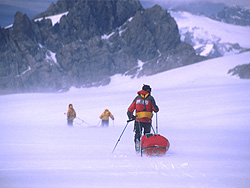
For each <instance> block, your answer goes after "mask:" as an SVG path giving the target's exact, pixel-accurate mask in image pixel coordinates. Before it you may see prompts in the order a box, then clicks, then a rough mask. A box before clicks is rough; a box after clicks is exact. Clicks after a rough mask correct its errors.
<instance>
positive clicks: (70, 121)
mask: <svg viewBox="0 0 250 188" xmlns="http://www.w3.org/2000/svg"><path fill="white" fill-rule="evenodd" d="M75 117H76V112H75V110H74V108H73V105H72V104H69V109H68V112H67V120H68V125H69V126H72V125H73V120H74V119H75Z"/></svg>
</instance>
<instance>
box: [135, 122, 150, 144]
mask: <svg viewBox="0 0 250 188" xmlns="http://www.w3.org/2000/svg"><path fill="white" fill-rule="evenodd" d="M142 128H143V131H144V133H143V134H144V135H145V134H146V133H150V131H151V123H144V122H140V123H139V122H137V121H135V127H134V131H135V139H134V141H136V139H138V140H141V133H142Z"/></svg>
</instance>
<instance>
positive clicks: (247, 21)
mask: <svg viewBox="0 0 250 188" xmlns="http://www.w3.org/2000/svg"><path fill="white" fill-rule="evenodd" d="M209 17H210V18H212V19H215V20H219V21H221V22H225V23H229V24H234V25H241V26H250V10H249V9H245V8H243V7H239V6H235V7H224V8H223V10H221V11H219V12H217V13H216V14H212V15H210V16H209Z"/></svg>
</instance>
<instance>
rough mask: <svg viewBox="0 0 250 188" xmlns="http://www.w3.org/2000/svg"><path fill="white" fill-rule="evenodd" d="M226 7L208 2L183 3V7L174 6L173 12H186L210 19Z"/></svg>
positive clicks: (222, 4)
mask: <svg viewBox="0 0 250 188" xmlns="http://www.w3.org/2000/svg"><path fill="white" fill-rule="evenodd" d="M224 7H225V5H224V3H211V2H208V1H207V2H206V1H200V2H190V3H183V4H181V5H177V6H174V7H173V8H171V11H185V12H190V13H192V14H195V15H204V16H207V17H210V16H211V15H217V13H218V12H220V11H222V10H223V8H224Z"/></svg>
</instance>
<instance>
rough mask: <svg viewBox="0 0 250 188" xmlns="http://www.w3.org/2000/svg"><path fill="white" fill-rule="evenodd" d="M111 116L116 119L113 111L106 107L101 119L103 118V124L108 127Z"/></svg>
mask: <svg viewBox="0 0 250 188" xmlns="http://www.w3.org/2000/svg"><path fill="white" fill-rule="evenodd" d="M109 117H110V118H111V119H112V120H114V119H115V118H114V116H113V115H112V114H111V112H110V111H109V110H108V109H105V111H104V112H103V113H102V115H101V116H100V119H102V126H103V127H108V126H109Z"/></svg>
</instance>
